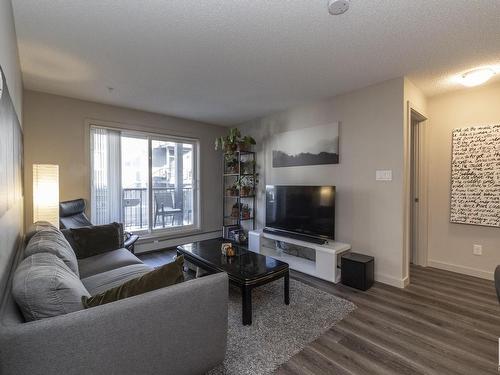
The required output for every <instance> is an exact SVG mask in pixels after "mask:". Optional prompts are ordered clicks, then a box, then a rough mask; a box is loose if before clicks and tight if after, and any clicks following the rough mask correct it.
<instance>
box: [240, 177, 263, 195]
mask: <svg viewBox="0 0 500 375" xmlns="http://www.w3.org/2000/svg"><path fill="white" fill-rule="evenodd" d="M258 183H259V180H258V174H255V175H250V176H249V175H247V176H240V177H239V178H238V179H237V180H236V182H235V185H236V186H237V187H238V188H239V190H240V196H241V197H251V196H253V195H255V185H256V184H258Z"/></svg>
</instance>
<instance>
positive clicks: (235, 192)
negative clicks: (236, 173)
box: [226, 185, 240, 197]
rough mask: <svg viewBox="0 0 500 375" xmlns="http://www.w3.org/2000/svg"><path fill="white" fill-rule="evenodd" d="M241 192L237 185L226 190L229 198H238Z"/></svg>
mask: <svg viewBox="0 0 500 375" xmlns="http://www.w3.org/2000/svg"><path fill="white" fill-rule="evenodd" d="M239 193H240V191H239V189H238V187H237V186H236V185H231V186H229V187H227V188H226V195H227V196H229V197H237V196H238V195H239Z"/></svg>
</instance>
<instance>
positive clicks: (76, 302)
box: [12, 253, 90, 321]
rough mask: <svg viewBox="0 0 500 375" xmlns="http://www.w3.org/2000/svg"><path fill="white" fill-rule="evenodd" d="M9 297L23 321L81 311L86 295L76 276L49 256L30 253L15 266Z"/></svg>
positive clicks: (86, 292)
mask: <svg viewBox="0 0 500 375" xmlns="http://www.w3.org/2000/svg"><path fill="white" fill-rule="evenodd" d="M12 295H13V296H14V300H15V301H16V303H17V304H18V306H19V308H20V309H21V312H22V313H23V315H24V318H25V319H26V320H27V321H31V320H37V319H44V318H49V317H52V316H58V315H62V314H67V313H70V312H73V311H78V310H83V304H82V296H90V294H89V292H88V291H87V289H85V287H84V286H83V284H82V282H81V281H80V279H79V278H78V276H76V275H75V274H74V272H72V271H71V270H70V269H69V267H68V266H67V265H66V264H65V263H64V262H63V261H62V260H61V259H59V258H58V257H57V256H55V255H54V254H51V253H37V254H33V255H31V256H30V257H28V258H26V259H24V260H23V261H22V262H21V263H20V264H19V267H17V269H16V271H15V273H14V278H13V281H12Z"/></svg>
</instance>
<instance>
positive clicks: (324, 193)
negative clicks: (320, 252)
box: [265, 185, 335, 243]
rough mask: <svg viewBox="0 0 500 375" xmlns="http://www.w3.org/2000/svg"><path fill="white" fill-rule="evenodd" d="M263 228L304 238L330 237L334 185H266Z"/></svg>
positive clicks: (333, 232) (333, 227)
mask: <svg viewBox="0 0 500 375" xmlns="http://www.w3.org/2000/svg"><path fill="white" fill-rule="evenodd" d="M265 230H266V232H277V233H279V234H282V235H285V236H286V235H289V236H290V237H295V238H301V239H304V240H305V241H308V240H311V241H312V242H320V243H321V242H325V241H324V240H328V239H331V240H333V239H334V238H335V186H285V185H268V186H266V228H265ZM297 236H299V237H297ZM318 239H319V240H320V241H317V240H318Z"/></svg>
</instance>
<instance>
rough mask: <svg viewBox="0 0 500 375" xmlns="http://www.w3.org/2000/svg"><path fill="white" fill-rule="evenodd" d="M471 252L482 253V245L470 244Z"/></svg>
mask: <svg viewBox="0 0 500 375" xmlns="http://www.w3.org/2000/svg"><path fill="white" fill-rule="evenodd" d="M472 254H474V255H483V246H482V245H473V246H472Z"/></svg>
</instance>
